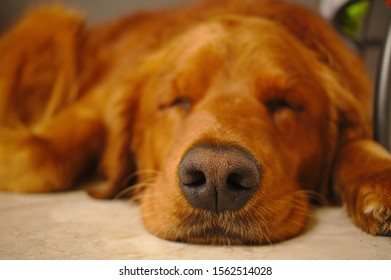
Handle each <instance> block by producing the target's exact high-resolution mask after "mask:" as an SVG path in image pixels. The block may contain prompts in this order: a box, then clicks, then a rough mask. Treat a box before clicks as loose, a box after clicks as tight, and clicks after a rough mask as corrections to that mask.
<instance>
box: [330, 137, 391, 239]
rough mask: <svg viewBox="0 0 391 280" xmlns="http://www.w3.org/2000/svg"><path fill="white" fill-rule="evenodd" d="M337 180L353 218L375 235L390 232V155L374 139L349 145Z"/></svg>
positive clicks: (340, 160) (340, 159)
mask: <svg viewBox="0 0 391 280" xmlns="http://www.w3.org/2000/svg"><path fill="white" fill-rule="evenodd" d="M335 168H336V169H335V183H336V187H337V188H338V189H339V191H340V193H341V196H342V200H343V202H344V203H345V205H346V208H347V211H348V213H349V215H350V216H351V218H352V219H353V221H354V222H355V223H356V224H357V225H358V226H359V227H360V228H362V229H363V230H365V231H366V232H369V233H371V234H373V235H391V156H390V154H389V153H388V152H387V151H386V150H385V149H383V148H382V147H381V146H380V145H379V144H377V143H375V142H374V141H372V140H358V141H354V142H351V143H348V144H346V145H345V146H344V147H343V148H342V150H341V151H340V154H339V156H338V159H337V165H336V167H335Z"/></svg>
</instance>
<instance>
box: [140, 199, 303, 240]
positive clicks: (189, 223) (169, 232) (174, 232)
mask: <svg viewBox="0 0 391 280" xmlns="http://www.w3.org/2000/svg"><path fill="white" fill-rule="evenodd" d="M179 209H182V210H184V207H182V208H179ZM249 211H250V212H249ZM284 212H285V213H281V212H280V214H282V216H283V218H282V217H278V218H276V219H274V221H268V220H269V219H270V217H269V218H268V217H266V216H260V214H258V215H255V216H254V212H252V213H251V210H247V211H246V210H239V211H235V212H231V211H226V212H222V213H217V214H216V213H211V212H209V211H205V210H199V209H191V210H190V211H189V210H188V209H187V210H186V211H181V210H179V211H177V212H176V213H175V214H174V213H172V215H166V216H165V217H163V216H161V215H159V214H158V215H157V216H156V217H154V218H152V217H151V216H148V217H147V218H144V224H145V226H146V227H147V229H148V230H149V231H150V232H151V233H153V234H154V235H156V236H157V237H160V238H162V239H165V240H170V241H176V242H183V243H190V244H202V245H264V244H272V243H276V242H280V241H283V240H286V239H289V238H291V237H294V236H296V235H298V234H299V233H301V232H302V231H303V230H304V228H305V225H306V222H307V219H308V212H307V211H304V212H303V209H302V208H300V211H299V215H298V211H297V209H295V207H292V208H291V209H284ZM250 213H251V214H250ZM160 214H162V213H160ZM159 216H160V217H159ZM151 218H152V219H151ZM276 220H279V221H278V222H277V223H276Z"/></svg>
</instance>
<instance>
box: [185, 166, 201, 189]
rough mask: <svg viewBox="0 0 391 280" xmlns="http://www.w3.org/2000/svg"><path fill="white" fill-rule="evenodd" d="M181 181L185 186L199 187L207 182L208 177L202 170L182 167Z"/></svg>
mask: <svg viewBox="0 0 391 280" xmlns="http://www.w3.org/2000/svg"><path fill="white" fill-rule="evenodd" d="M179 181H180V182H181V184H183V185H185V186H188V187H197V186H201V185H204V184H205V183H206V177H205V174H204V173H203V172H202V171H200V170H193V169H182V172H180V173H179Z"/></svg>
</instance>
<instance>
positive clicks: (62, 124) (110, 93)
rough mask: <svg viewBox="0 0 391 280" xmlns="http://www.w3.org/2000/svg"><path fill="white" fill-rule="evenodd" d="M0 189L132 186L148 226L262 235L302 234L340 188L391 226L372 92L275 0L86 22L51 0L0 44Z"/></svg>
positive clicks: (213, 235) (188, 236) (223, 237)
mask: <svg viewBox="0 0 391 280" xmlns="http://www.w3.org/2000/svg"><path fill="white" fill-rule="evenodd" d="M0 53H1V56H0V123H1V132H0V133H1V134H0V139H1V140H0V155H1V158H0V178H1V181H0V189H1V190H6V191H16V192H53V191H64V190H68V189H70V188H72V186H74V184H75V182H76V181H77V179H79V178H80V177H81V176H82V175H83V174H86V173H87V172H88V171H91V169H96V170H99V171H100V173H101V174H103V175H104V176H105V178H106V184H105V186H104V188H101V189H96V190H90V193H91V194H92V195H93V196H95V197H100V198H109V197H113V196H114V195H115V194H116V193H118V192H120V191H121V190H122V189H124V188H125V187H127V186H128V185H129V182H131V183H132V184H134V189H133V190H132V194H133V195H135V196H137V197H138V198H139V201H140V204H141V209H142V218H143V221H144V224H145V226H146V228H147V229H148V230H149V231H150V232H152V233H153V234H155V235H157V236H159V237H161V238H164V239H168V240H175V241H182V242H190V243H203V244H262V243H270V242H276V241H281V240H284V239H287V238H289V237H292V236H295V235H298V234H299V233H300V232H302V231H303V230H304V229H305V226H306V221H307V220H308V216H309V211H310V206H309V205H310V198H313V197H314V196H316V194H318V195H319V196H320V197H323V198H328V197H330V195H331V194H332V193H333V188H335V189H336V190H338V192H339V194H340V197H341V199H342V201H343V203H344V204H345V205H346V209H347V212H348V214H349V215H350V216H351V218H352V220H353V222H354V223H355V224H357V225H358V226H359V227H360V228H361V229H363V230H364V231H366V232H369V233H371V234H373V235H390V233H391V157H390V155H389V154H388V153H387V151H385V150H384V149H383V148H382V147H381V146H380V145H379V144H377V143H375V142H374V141H373V140H372V125H371V123H372V99H373V96H372V92H373V90H372V87H371V85H370V83H369V81H368V78H367V76H366V73H365V71H364V68H363V66H362V63H361V62H360V60H359V58H358V57H357V56H356V55H354V54H352V53H351V52H350V51H348V50H347V49H346V48H345V47H344V45H343V43H342V42H341V40H340V39H339V37H338V36H337V35H336V34H335V33H334V31H333V30H332V28H331V27H330V26H328V24H326V23H324V22H323V21H322V20H321V19H320V18H318V17H317V16H316V15H313V14H312V13H311V12H309V11H307V10H306V9H305V8H302V7H299V6H296V5H292V4H284V3H281V2H278V1H259V0H258V1H257V0H242V1H235V0H226V1H223V0H213V1H206V2H202V3H198V4H193V5H190V6H185V7H182V8H178V9H172V10H166V11H154V12H144V13H138V14H135V15H131V16H129V17H125V18H122V19H119V20H117V21H114V22H112V23H106V24H103V25H101V26H97V27H89V26H86V25H85V24H84V21H83V18H82V17H81V16H80V15H79V14H78V13H76V12H74V11H69V10H66V9H63V8H61V7H57V6H49V7H43V8H38V9H36V10H33V11H31V12H29V13H28V14H27V15H26V16H25V17H24V18H23V19H22V20H21V21H20V22H19V23H17V24H16V25H15V26H14V27H13V28H12V29H10V30H9V31H8V32H6V33H5V35H4V36H3V37H2V38H1V41H0Z"/></svg>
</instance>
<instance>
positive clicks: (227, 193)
mask: <svg viewBox="0 0 391 280" xmlns="http://www.w3.org/2000/svg"><path fill="white" fill-rule="evenodd" d="M260 173H261V170H260V166H259V163H258V161H257V160H256V159H255V158H254V157H253V156H252V155H251V154H250V153H249V152H247V151H246V150H244V149H241V148H237V147H233V146H214V145H199V146H196V147H194V148H192V149H190V150H189V151H188V152H187V153H186V154H185V156H184V157H183V158H182V160H181V162H180V163H179V168H178V178H179V184H180V187H181V188H182V190H183V193H184V195H185V197H186V199H187V201H188V202H189V203H190V205H192V206H193V207H195V208H201V209H206V210H209V211H212V212H223V211H227V210H230V211H235V210H239V209H241V208H242V207H243V206H244V205H245V204H246V203H247V202H248V201H249V200H250V198H251V197H252V195H253V194H254V193H255V191H256V190H257V188H258V186H259V183H260V177H261V176H260Z"/></svg>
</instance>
